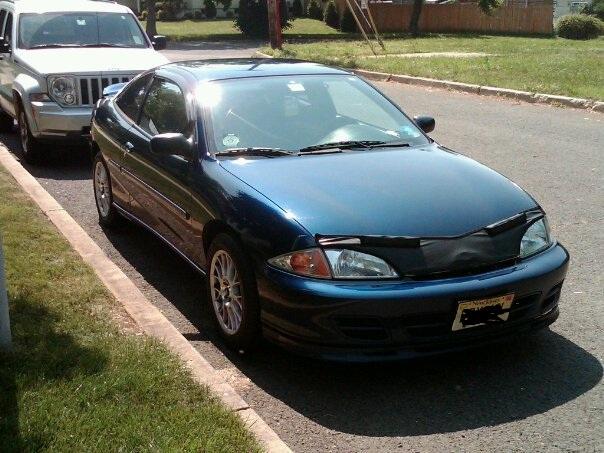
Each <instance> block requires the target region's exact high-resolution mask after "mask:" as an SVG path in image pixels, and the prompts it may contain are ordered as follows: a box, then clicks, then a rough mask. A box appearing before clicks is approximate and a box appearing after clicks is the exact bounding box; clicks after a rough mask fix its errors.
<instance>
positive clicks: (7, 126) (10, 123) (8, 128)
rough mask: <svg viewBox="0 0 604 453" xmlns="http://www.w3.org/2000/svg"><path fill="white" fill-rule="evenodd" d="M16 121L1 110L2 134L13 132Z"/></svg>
mask: <svg viewBox="0 0 604 453" xmlns="http://www.w3.org/2000/svg"><path fill="white" fill-rule="evenodd" d="M14 126H15V120H14V119H13V117H12V116H10V115H9V114H8V113H6V112H5V111H3V110H0V133H6V132H12V131H13V128H14Z"/></svg>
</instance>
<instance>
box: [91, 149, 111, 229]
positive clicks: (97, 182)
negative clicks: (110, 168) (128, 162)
mask: <svg viewBox="0 0 604 453" xmlns="http://www.w3.org/2000/svg"><path fill="white" fill-rule="evenodd" d="M94 195H95V197H96V201H97V206H98V208H99V213H100V214H101V216H102V217H107V216H108V215H109V213H110V210H111V189H110V185H109V175H108V174H107V169H106V168H105V165H103V163H102V162H100V161H99V162H97V163H96V166H95V167H94Z"/></svg>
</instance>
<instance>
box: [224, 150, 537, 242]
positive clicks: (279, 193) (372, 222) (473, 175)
mask: <svg viewBox="0 0 604 453" xmlns="http://www.w3.org/2000/svg"><path fill="white" fill-rule="evenodd" d="M221 165H222V166H223V168H225V169H226V170H227V171H229V172H230V173H232V174H233V175H235V176H237V177H238V178H239V179H241V180H242V181H244V182H245V183H247V184H248V185H249V186H251V187H252V188H254V189H256V190H257V191H259V192H261V193H262V194H263V195H264V196H266V197H267V198H269V199H270V200H272V201H273V202H274V203H275V204H277V205H278V206H279V207H280V208H281V209H283V210H284V211H285V212H286V215H287V217H289V218H294V219H296V220H297V221H298V222H299V223H300V224H301V225H302V226H303V227H304V228H306V229H307V230H308V231H309V232H310V233H311V234H313V235H316V234H321V235H343V236H348V235H384V236H410V237H422V238H428V237H448V236H461V235H464V234H467V233H470V232H474V231H477V230H480V229H482V228H484V227H485V226H488V225H492V224H494V223H497V222H499V221H501V220H504V219H507V218H509V217H511V216H514V215H516V214H518V213H520V212H524V211H527V210H529V209H533V208H535V207H537V205H536V203H535V201H534V200H533V199H532V198H531V197H530V196H529V195H528V194H527V193H526V192H525V191H524V190H522V189H521V188H520V187H518V186H517V185H516V184H514V183H513V182H511V181H510V180H508V179H507V178H505V177H504V176H502V175H500V174H499V173H497V172H495V171H494V170H491V169H489V168H488V167H486V166H484V165H482V164H480V163H478V162H476V161H474V160H472V159H470V158H467V157H465V156H463V155H460V154H457V153H454V152H451V151H449V150H446V149H444V148H441V147H438V146H436V145H433V146H426V147H423V148H400V149H395V150H394V149H388V150H379V151H378V150H374V151H359V152H348V153H340V154H327V155H312V156H310V155H307V156H301V157H279V158H272V159H268V158H259V159H243V158H242V159H235V160H223V161H221Z"/></svg>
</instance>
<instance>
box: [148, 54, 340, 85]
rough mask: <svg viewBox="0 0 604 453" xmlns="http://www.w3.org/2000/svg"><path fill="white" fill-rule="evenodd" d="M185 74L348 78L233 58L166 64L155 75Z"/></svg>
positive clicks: (292, 64)
mask: <svg viewBox="0 0 604 453" xmlns="http://www.w3.org/2000/svg"><path fill="white" fill-rule="evenodd" d="M183 72H184V73H187V74H189V75H191V76H193V78H194V79H196V81H199V82H211V81H216V80H229V79H247V78H252V77H268V76H287V75H319V74H322V75H330V74H342V75H344V74H348V75H350V72H347V71H345V70H343V69H338V68H332V67H329V66H324V65H322V64H319V63H312V62H308V61H301V60H281V59H271V58H234V59H221V60H196V61H183V62H177V63H168V64H167V65H164V66H161V67H160V68H159V69H158V70H157V74H158V75H160V76H161V75H164V76H167V77H169V76H170V75H181V76H182V75H183Z"/></svg>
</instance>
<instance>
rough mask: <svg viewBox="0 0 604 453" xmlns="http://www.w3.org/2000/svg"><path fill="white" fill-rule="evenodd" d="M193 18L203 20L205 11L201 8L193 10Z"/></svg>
mask: <svg viewBox="0 0 604 453" xmlns="http://www.w3.org/2000/svg"><path fill="white" fill-rule="evenodd" d="M193 19H194V20H201V19H203V11H202V10H200V9H197V10H195V11H193Z"/></svg>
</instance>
